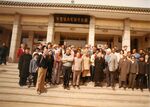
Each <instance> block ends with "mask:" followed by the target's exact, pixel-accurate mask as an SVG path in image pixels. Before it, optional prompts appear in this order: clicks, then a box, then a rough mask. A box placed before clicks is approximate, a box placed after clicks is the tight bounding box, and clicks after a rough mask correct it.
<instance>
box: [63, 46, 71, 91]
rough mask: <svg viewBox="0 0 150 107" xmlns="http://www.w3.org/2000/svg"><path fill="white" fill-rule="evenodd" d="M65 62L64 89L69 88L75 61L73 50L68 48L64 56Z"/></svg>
mask: <svg viewBox="0 0 150 107" xmlns="http://www.w3.org/2000/svg"><path fill="white" fill-rule="evenodd" d="M62 63H63V73H64V83H63V85H64V89H67V90H69V89H70V87H69V80H70V74H71V69H72V63H73V55H71V50H70V49H67V50H66V53H65V54H64V55H63V57H62Z"/></svg>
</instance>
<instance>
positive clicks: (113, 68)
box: [108, 48, 118, 90]
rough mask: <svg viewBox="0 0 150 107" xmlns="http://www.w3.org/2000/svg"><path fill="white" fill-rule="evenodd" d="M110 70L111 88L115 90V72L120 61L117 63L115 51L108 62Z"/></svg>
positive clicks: (113, 50)
mask: <svg viewBox="0 0 150 107" xmlns="http://www.w3.org/2000/svg"><path fill="white" fill-rule="evenodd" d="M108 68H109V71H110V81H111V86H112V89H113V90H115V72H116V70H117V68H118V61H117V56H116V54H115V49H114V48H113V49H112V53H111V55H110V58H109V60H108Z"/></svg>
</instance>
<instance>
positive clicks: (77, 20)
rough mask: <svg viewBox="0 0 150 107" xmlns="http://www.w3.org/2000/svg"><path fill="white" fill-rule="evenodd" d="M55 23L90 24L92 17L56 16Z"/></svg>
mask: <svg viewBox="0 0 150 107" xmlns="http://www.w3.org/2000/svg"><path fill="white" fill-rule="evenodd" d="M54 22H55V23H68V24H89V22H90V16H86V15H71V14H69V15H68V14H54Z"/></svg>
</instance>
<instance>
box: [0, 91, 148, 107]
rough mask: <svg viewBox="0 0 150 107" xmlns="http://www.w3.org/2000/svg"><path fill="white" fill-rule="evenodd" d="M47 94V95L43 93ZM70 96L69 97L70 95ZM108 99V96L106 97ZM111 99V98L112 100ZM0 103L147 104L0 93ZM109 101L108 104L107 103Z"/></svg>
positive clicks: (141, 104)
mask: <svg viewBox="0 0 150 107" xmlns="http://www.w3.org/2000/svg"><path fill="white" fill-rule="evenodd" d="M45 94H47V93H45ZM70 96H71V95H70ZM108 97H109V96H108ZM112 99H113V98H112ZM0 101H16V102H17V101H20V102H30V103H46V104H54V105H55V104H59V105H70V106H89V107H91V106H95V107H96V106H97V107H99V106H103V105H105V106H106V105H107V106H108V107H109V106H111V104H115V105H118V106H121V105H123V106H128V105H129V104H130V106H133V105H134V106H136V107H144V106H145V107H146V106H147V107H148V105H149V102H146V101H144V102H142V101H141V102H140V100H139V101H134V102H132V101H125V100H110V99H103V98H101V99H97V100H96V99H92V98H88V99H85V98H83V99H80V98H70V97H69V98H66V97H64V96H62V97H58V96H57V97H54V96H44V94H42V95H40V96H38V95H22V94H17V93H15V94H12V93H8V94H7V93H0ZM108 101H109V103H107V102H108Z"/></svg>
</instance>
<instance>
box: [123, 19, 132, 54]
mask: <svg viewBox="0 0 150 107" xmlns="http://www.w3.org/2000/svg"><path fill="white" fill-rule="evenodd" d="M130 42H131V38H130V20H129V19H125V21H124V31H123V36H122V48H123V46H125V45H126V46H128V48H127V51H130V48H131V45H130V44H131V43H130Z"/></svg>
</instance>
